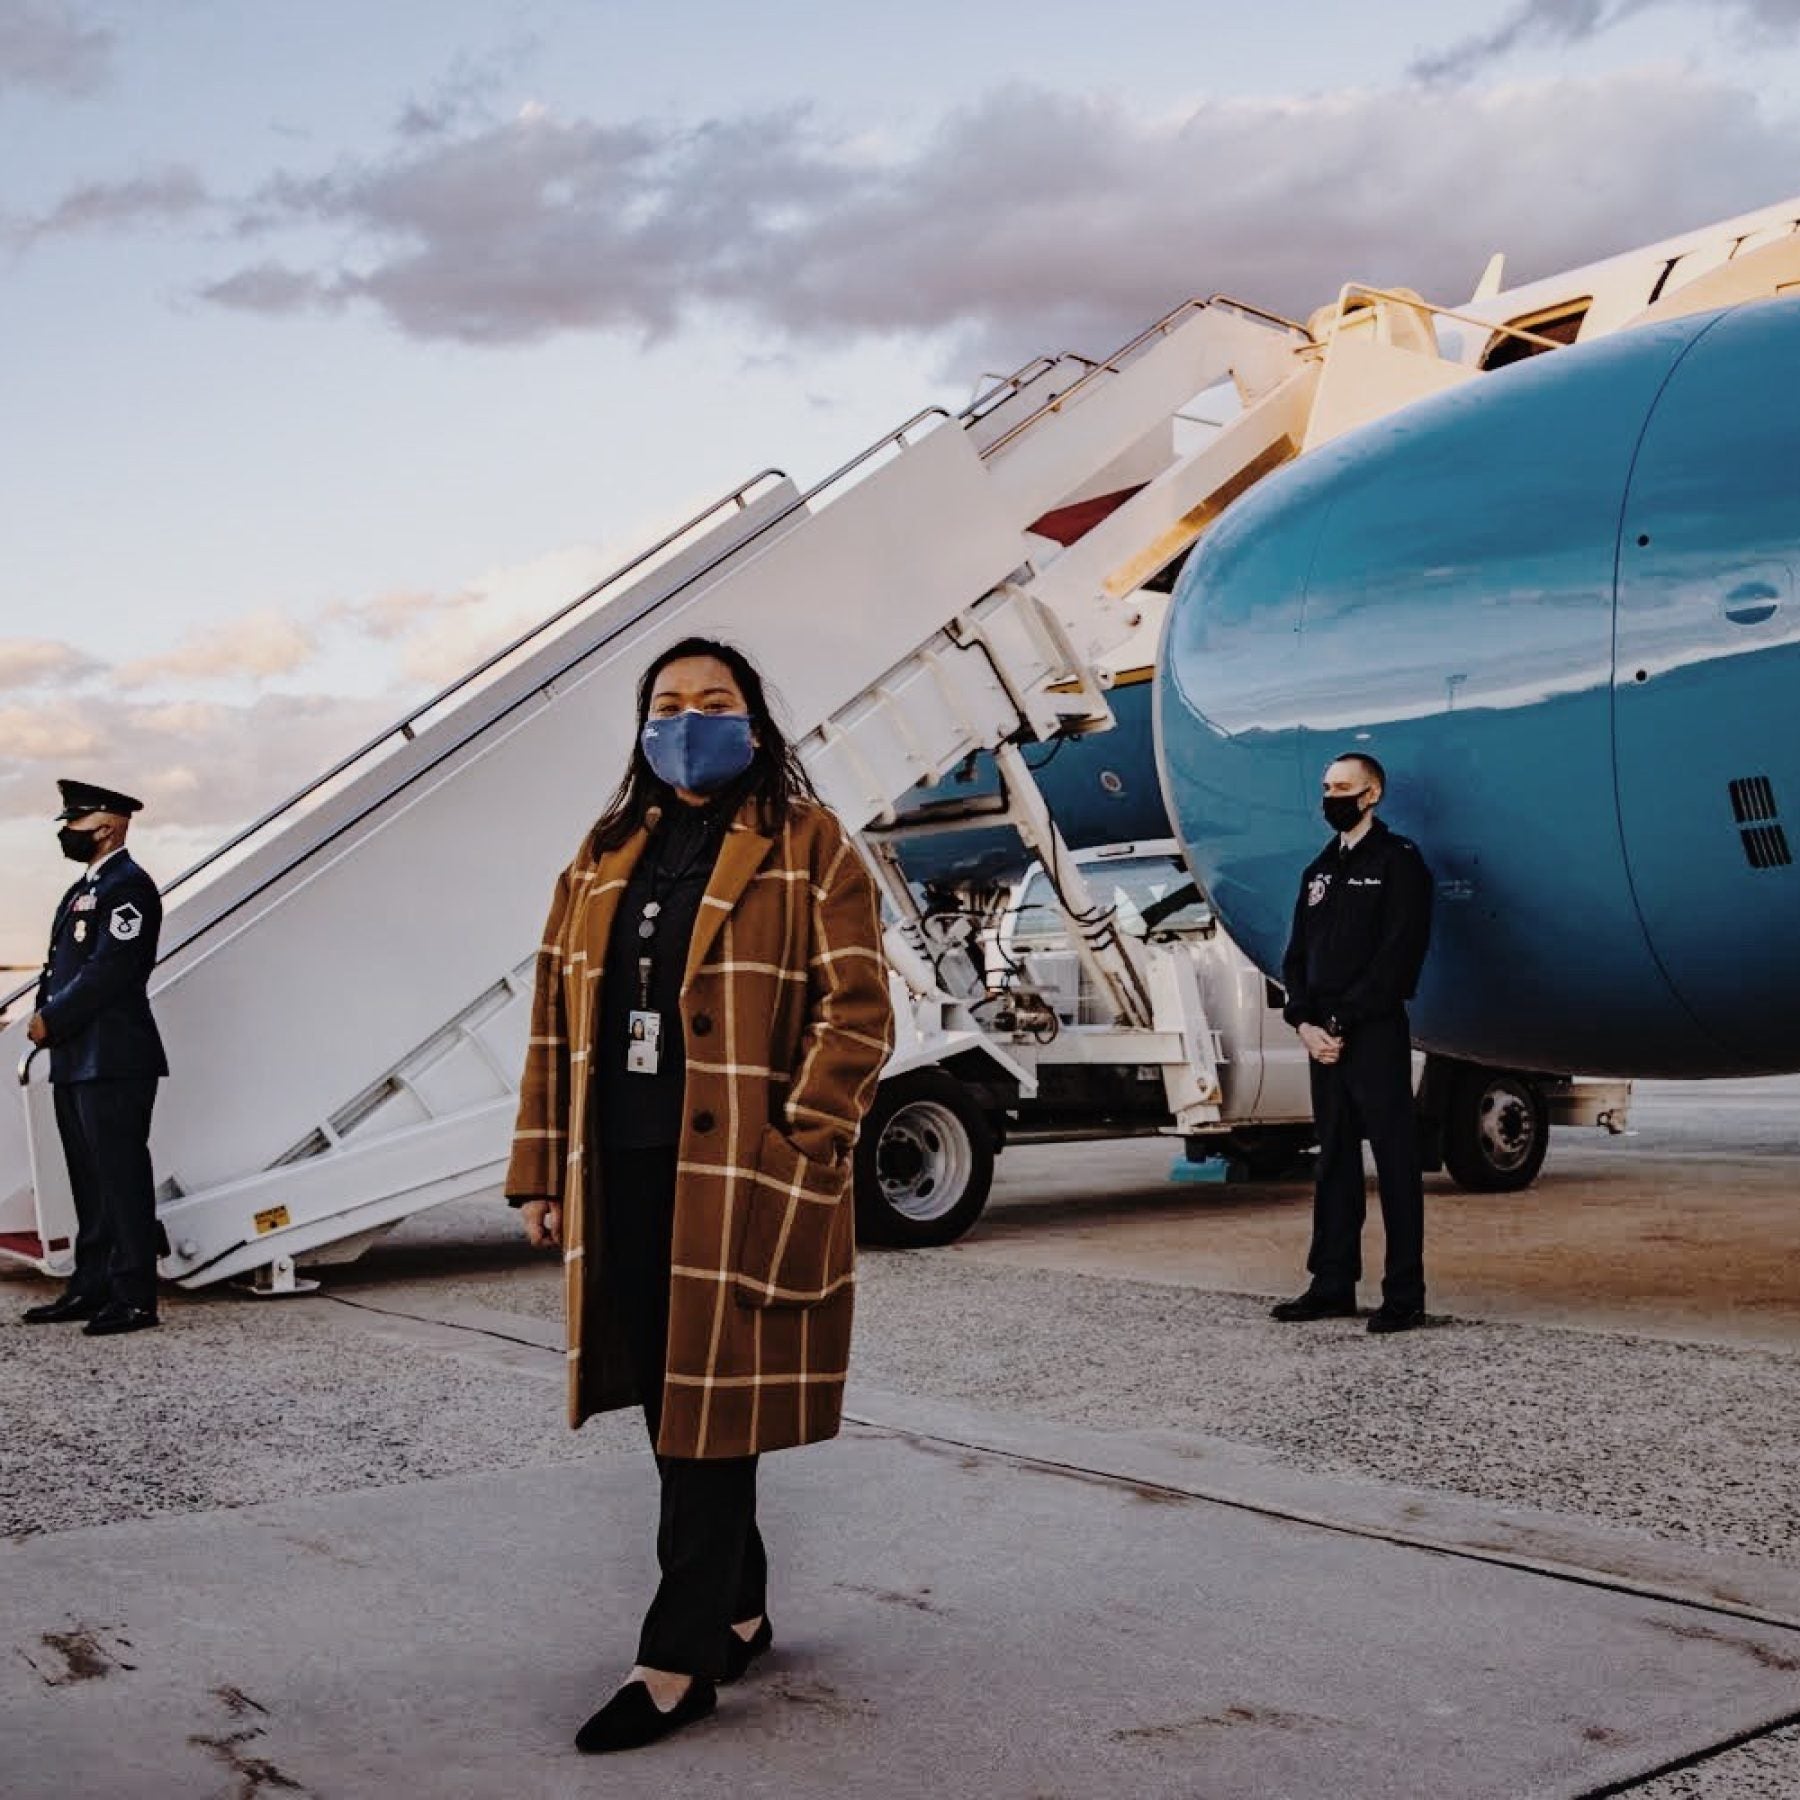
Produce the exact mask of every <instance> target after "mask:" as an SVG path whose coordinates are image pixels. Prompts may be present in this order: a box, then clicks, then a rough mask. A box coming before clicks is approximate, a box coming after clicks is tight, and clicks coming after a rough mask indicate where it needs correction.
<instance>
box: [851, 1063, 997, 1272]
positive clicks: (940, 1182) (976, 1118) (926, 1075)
mask: <svg viewBox="0 0 1800 1800" xmlns="http://www.w3.org/2000/svg"><path fill="white" fill-rule="evenodd" d="M993 1180H994V1139H993V1133H992V1132H991V1131H990V1130H989V1129H988V1122H987V1118H986V1116H985V1115H984V1114H983V1112H982V1110H981V1108H980V1106H978V1105H977V1104H976V1102H975V1100H974V1098H973V1097H972V1096H971V1095H970V1093H969V1091H968V1089H967V1088H965V1087H964V1086H963V1085H962V1083H961V1082H960V1081H957V1080H956V1079H954V1077H952V1076H949V1075H946V1074H945V1073H944V1072H943V1070H941V1069H915V1070H913V1072H912V1073H911V1074H910V1075H897V1076H895V1078H894V1079H893V1080H892V1081H884V1082H883V1083H882V1084H881V1087H880V1088H879V1089H878V1090H877V1092H876V1095H875V1104H874V1105H873V1106H872V1107H870V1108H869V1116H868V1117H867V1118H866V1119H865V1120H864V1121H863V1128H862V1136H861V1137H860V1138H859V1139H858V1140H857V1144H856V1226H857V1235H858V1236H859V1237H861V1238H862V1239H863V1240H864V1241H865V1242H868V1243H872V1244H894V1245H898V1246H901V1247H902V1248H907V1249H914V1248H922V1247H923V1246H926V1245H929V1244H949V1243H954V1242H955V1241H956V1239H957V1238H959V1237H961V1236H962V1234H963V1233H964V1232H965V1231H967V1230H968V1229H969V1227H970V1226H971V1225H973V1224H974V1223H975V1221H976V1220H977V1219H978V1218H980V1217H981V1209H982V1208H983V1207H984V1206H986V1205H987V1197H988V1189H989V1188H990V1187H991V1186H992V1185H993Z"/></svg>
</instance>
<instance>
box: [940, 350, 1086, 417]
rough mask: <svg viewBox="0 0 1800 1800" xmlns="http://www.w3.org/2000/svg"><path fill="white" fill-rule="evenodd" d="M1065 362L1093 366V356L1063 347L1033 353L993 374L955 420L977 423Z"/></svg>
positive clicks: (1084, 366)
mask: <svg viewBox="0 0 1800 1800" xmlns="http://www.w3.org/2000/svg"><path fill="white" fill-rule="evenodd" d="M1066 362H1072V363H1080V364H1081V365H1082V367H1083V368H1086V369H1091V368H1093V366H1094V359H1093V358H1092V357H1091V356H1083V355H1082V354H1081V352H1080V351H1079V350H1064V351H1061V352H1059V353H1058V354H1057V355H1055V356H1034V357H1033V358H1032V359H1031V361H1030V362H1027V363H1020V365H1019V366H1018V367H1017V368H1016V369H1014V370H1013V372H1012V373H1011V374H1010V375H996V376H994V377H993V378H992V381H993V385H992V386H991V387H986V388H983V389H982V390H981V392H980V393H978V394H977V395H976V396H975V398H974V399H973V400H971V401H970V402H969V404H968V405H967V406H965V407H964V408H963V409H962V411H961V412H959V413H958V414H957V415H956V417H957V419H958V421H959V422H960V423H961V424H964V425H979V424H980V423H981V421H982V420H983V419H985V418H986V417H987V416H988V414H989V413H991V412H992V411H993V410H994V409H995V408H996V407H999V406H1004V405H1005V404H1006V402H1007V401H1008V400H1010V399H1012V398H1013V396H1014V395H1015V394H1018V393H1020V392H1021V391H1022V390H1023V389H1025V388H1028V387H1029V386H1030V385H1031V384H1032V383H1033V382H1034V381H1038V380H1041V379H1042V378H1043V377H1044V376H1046V375H1048V374H1049V373H1050V371H1051V370H1052V369H1054V368H1055V367H1056V366H1057V365H1058V364H1059V363H1066Z"/></svg>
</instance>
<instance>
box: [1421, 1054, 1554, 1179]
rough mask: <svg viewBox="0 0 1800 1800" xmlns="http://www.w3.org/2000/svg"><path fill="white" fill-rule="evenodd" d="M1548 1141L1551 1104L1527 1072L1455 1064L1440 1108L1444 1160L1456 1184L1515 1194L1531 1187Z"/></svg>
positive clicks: (1542, 1162) (1541, 1164)
mask: <svg viewBox="0 0 1800 1800" xmlns="http://www.w3.org/2000/svg"><path fill="white" fill-rule="evenodd" d="M1549 1147H1550V1108H1549V1106H1548V1104H1547V1103H1546V1102H1545V1099H1544V1090H1543V1089H1542V1088H1541V1087H1539V1086H1538V1084H1537V1083H1536V1082H1535V1081H1533V1080H1532V1079H1531V1077H1530V1076H1529V1075H1518V1074H1514V1073H1513V1072H1511V1071H1510V1070H1506V1069H1477V1068H1467V1069H1459V1070H1458V1071H1457V1073H1456V1077H1455V1079H1454V1080H1453V1081H1452V1082H1451V1084H1450V1096H1449V1105H1448V1106H1447V1107H1446V1109H1445V1112H1444V1166H1445V1167H1446V1168H1447V1169H1448V1170H1449V1171H1450V1178H1451V1180H1453V1181H1454V1182H1455V1183H1456V1185H1457V1186H1458V1187H1460V1188H1467V1189H1468V1190H1469V1191H1470V1192H1472V1193H1478V1194H1513V1193H1517V1192H1518V1191H1519V1190H1520V1189H1521V1188H1527V1187H1530V1185H1531V1184H1532V1182H1534V1181H1535V1180H1536V1179H1537V1175H1538V1171H1539V1170H1540V1169H1541V1168H1542V1167H1543V1166H1544V1153H1545V1151H1547V1150H1548V1149H1549Z"/></svg>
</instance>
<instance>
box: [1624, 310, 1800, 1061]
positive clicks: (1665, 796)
mask: <svg viewBox="0 0 1800 1800" xmlns="http://www.w3.org/2000/svg"><path fill="white" fill-rule="evenodd" d="M1797 359H1800V299H1777V300H1772V301H1766V302H1761V303H1756V304H1751V305H1746V306H1742V307H1739V308H1736V309H1735V310H1733V311H1731V312H1728V313H1725V314H1722V315H1721V316H1720V317H1719V318H1718V319H1717V320H1716V321H1715V322H1714V323H1713V324H1712V325H1710V326H1709V327H1708V328H1707V329H1706V330H1705V332H1704V333H1703V334H1702V335H1701V336H1700V337H1699V338H1698V339H1697V340H1696V341H1695V343H1694V345H1693V347H1692V348H1691V349H1690V350H1689V352H1688V354H1687V355H1686V356H1685V357H1684V358H1683V360H1682V361H1681V362H1680V364H1678V365H1677V367H1676V368H1675V370H1674V372H1673V373H1672V374H1671V376H1670V378H1669V381H1668V383H1667V385H1666V386H1665V388H1664V390H1663V392H1662V394H1661V396H1660V398H1659V399H1658V401H1657V404H1656V407H1655V410H1654V411H1653V412H1652V414H1651V416H1650V419H1649V421H1648V423H1647V425H1646V427H1645V432H1644V436H1643V439H1642V442H1641V444H1640V446H1639V449H1638V454H1637V457H1636V461H1635V463H1634V466H1633V471H1632V477H1631V484H1630V488H1629V491H1628V494H1627V497H1626V504H1625V508H1624V512H1623V515H1622V524H1621V532H1620V540H1619V563H1618V567H1619V575H1618V588H1617V612H1616V631H1615V635H1614V668H1613V698H1614V706H1613V749H1614V768H1615V776H1616V781H1617V788H1618V800H1619V820H1620V825H1621V828H1622V830H1623V833H1624V840H1625V850H1626V859H1627V865H1628V867H1629V870H1630V875H1631V882H1632V887H1633V890H1634V893H1635V897H1636V901H1637V907H1638V912H1639V916H1640V917H1641V918H1642V920H1643V924H1644V929H1645V931H1646V933H1647V934H1648V936H1649V939H1650V944H1651V948H1652V950H1653V951H1654V953H1655V955H1656V957H1657V959H1658V961H1659V962H1660V963H1661V965H1662V967H1663V969H1664V970H1665V971H1666V973H1667V975H1668V979H1669V981H1670V984H1671V985H1672V986H1673V988H1674V989H1675V991H1676V993H1677V995H1678V996H1679V997H1680V999H1681V1000H1682V1002H1683V1004H1684V1005H1685V1006H1686V1008H1687V1009H1688V1011H1689V1012H1690V1013H1691V1014H1692V1015H1693V1017H1694V1021H1695V1029H1696V1031H1698V1032H1701V1033H1704V1034H1705V1035H1706V1036H1707V1037H1709V1038H1711V1039H1712V1040H1714V1041H1715V1042H1716V1043H1718V1044H1719V1045H1720V1046H1721V1047H1722V1048H1723V1049H1724V1050H1725V1051H1726V1052H1727V1053H1729V1054H1730V1055H1732V1056H1734V1057H1735V1058H1737V1059H1738V1060H1739V1061H1741V1063H1742V1066H1743V1068H1744V1069H1745V1071H1746V1072H1750V1071H1753V1070H1756V1069H1776V1068H1793V1067H1795V1066H1797V1064H1800V1014H1796V1012H1795V1010H1794V1009H1793V1007H1792V1006H1791V1005H1788V1004H1786V1003H1785V1001H1784V1000H1776V1001H1775V1002H1774V1003H1771V997H1772V996H1791V995H1792V994H1794V993H1795V992H1796V991H1797V990H1800V930H1796V928H1795V921H1796V919H1800V863H1797V862H1796V858H1797V857H1800V720H1797V719H1796V716H1795V709H1796V706H1797V705H1800V600H1797V596H1796V589H1795V579H1796V574H1797V572H1800V409H1797V408H1795V407H1794V405H1793V403H1792V387H1791V382H1790V381H1789V380H1788V379H1787V376H1788V374H1789V373H1790V372H1791V371H1792V370H1793V368H1794V367H1795V366H1796V362H1797Z"/></svg>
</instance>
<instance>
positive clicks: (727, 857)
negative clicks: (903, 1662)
mask: <svg viewBox="0 0 1800 1800" xmlns="http://www.w3.org/2000/svg"><path fill="white" fill-rule="evenodd" d="M760 823H761V821H760V819H759V817H758V815H757V812H756V809H755V806H754V803H752V804H750V805H747V806H746V807H745V808H744V809H743V810H741V811H740V812H739V813H738V815H737V817H736V818H735V819H734V820H733V822H732V824H731V827H730V829H729V830H728V831H727V832H726V834H725V838H724V841H723V843H722V844H721V846H720V849H719V858H718V862H717V864H716V865H715V867H714V869H713V873H712V878H711V880H710V881H709V882H708V884H707V888H706V894H705V897H704V898H703V899H702V901H701V903H700V911H699V915H698V917H697V918H696V920H695V922H694V935H693V939H692V942H691V943H690V945H689V949H688V958H687V969H686V974H685V977H684V979H683V984H682V990H681V1029H682V1031H683V1033H684V1039H683V1041H684V1043H685V1046H686V1050H687V1099H686V1119H685V1122H684V1124H683V1127H682V1135H681V1153H680V1163H679V1172H678V1174H677V1177H676V1190H675V1236H674V1248H673V1257H672V1261H673V1269H672V1272H671V1275H670V1286H669V1355H668V1371H667V1376H666V1379H665V1382H664V1386H663V1403H662V1430H661V1434H660V1436H659V1438H658V1441H657V1449H658V1451H659V1452H660V1453H661V1454H663V1455H665V1456H688V1457H723V1456H748V1455H752V1454H757V1453H761V1452H763V1451H768V1450H780V1449H783V1448H786V1447H787V1446H789V1445H793V1444H806V1443H813V1442H816V1441H818V1440H819V1439H821V1438H828V1437H832V1436H834V1435H835V1434H836V1432H837V1429H838V1422H839V1418H840V1415H841V1413H842V1410H843V1394H844V1377H845V1373H846V1371H847V1369H848V1366H849V1360H850V1316H851V1309H852V1306H853V1303H854V1286H855V1214H854V1208H853V1205H852V1202H851V1199H850V1196H849V1187H850V1174H851V1150H852V1148H853V1146H854V1145H855V1142H856V1135H857V1131H858V1129H859V1127H860V1126H861V1123H862V1117H863V1114H864V1113H865V1112H866V1111H867V1109H868V1106H869V1102H870V1101H871V1100H872V1099H873V1097H874V1093H875V1084H876V1081H877V1080H878V1079H879V1077H880V1073H881V1067H882V1064H883V1063H884V1062H885V1061H886V1060H887V1053H888V1049H889V1047H890V1045H891V1044H892V1041H893V1014H892V1010H891V1007H890V1004H889V1000H888V988H887V968H886V963H885V960H884V958H883V955H882V949H881V921H880V912H879V908H878V906H877V904H876V897H875V886H874V883H873V881H872V880H871V879H870V877H869V874H868V871H867V870H866V869H865V868H864V867H863V865H862V861H861V858H860V857H858V855H857V853H856V851H855V849H854V848H853V846H852V845H851V843H850V840H849V838H848V837H847V836H846V834H845V832H844V828H843V826H842V825H841V824H840V823H839V822H838V820H837V818H836V817H835V815H833V814H832V813H831V812H830V811H829V810H827V809H826V808H825V807H823V806H821V805H818V804H817V803H816V802H812V801H805V800H801V801H796V802H795V803H794V804H793V805H792V806H791V807H790V809H789V812H788V817H787V820H786V823H785V824H784V825H783V826H782V827H781V829H780V831H779V834H778V835H777V836H774V837H771V836H766V835H765V834H764V832H763V831H762V830H761V829H760V828H759V827H760ZM647 841H648V834H647V833H645V832H641V831H640V832H639V833H637V834H636V835H635V836H634V837H633V838H632V839H631V840H630V841H629V842H627V843H625V844H624V845H622V846H621V847H620V848H619V849H617V850H613V851H609V852H607V853H605V854H603V855H601V856H599V857H598V858H596V857H595V856H594V854H593V852H592V849H591V842H590V844H586V845H584V846H583V848H582V850H581V852H580V853H579V854H578V855H577V856H576V858H575V860H574V862H572V863H571V864H570V865H569V867H568V868H567V869H566V870H564V872H563V874H562V876H561V877H560V879H559V880H558V881H557V884H556V894H555V898H554V899H553V900H552V902H551V906H550V918H549V922H548V924H547V925H546V926H545V928H544V938H543V944H542V947H541V948H540V950H539V952H538V963H537V988H536V992H535V995H534V997H533V1003H532V1019H531V1043H530V1048H529V1049H528V1051H527V1052H526V1059H525V1074H524V1079H523V1082H522V1083H521V1087H520V1094H519V1116H518V1124H517V1127H516V1130H515V1132H514V1136H513V1151H512V1162H511V1166H510V1168H509V1169H508V1171H507V1178H506V1191H507V1193H508V1195H509V1196H511V1197H513V1198H515V1199H517V1198H521V1197H523V1198H529V1199H550V1200H559V1201H561V1202H562V1207H563V1214H562V1217H563V1247H564V1267H565V1274H566V1283H565V1295H566V1301H567V1308H568V1326H569V1423H570V1424H571V1425H577V1426H578V1425H580V1424H581V1423H582V1421H583V1420H585V1419H586V1418H588V1417H589V1416H590V1415H591V1414H593V1413H596V1412H604V1411H607V1410H609V1409H610V1408H613V1407H619V1406H629V1405H631V1404H632V1403H633V1402H634V1401H635V1400H636V1399H637V1398H638V1396H637V1395H636V1394H635V1392H634V1391H633V1388H632V1383H631V1378H630V1374H629V1371H628V1364H627V1361H626V1358H625V1356H624V1349H623V1344H622V1342H621V1340H620V1339H619V1337H618V1335H617V1331H616V1328H615V1323H614V1321H613V1320H611V1319H610V1318H609V1317H608V1316H607V1312H606V1307H605V1304H604V1296H603V1293H602V1284H601V1282H600V1281H599V1279H598V1275H599V1268H598V1259H599V1256H600V1249H601V1244H602V1242H603V1233H602V1231H601V1229H600V1224H601V1213H600V1209H601V1208H602V1207H603V1206H604V1205H605V1203H606V1199H605V1196H604V1195H603V1194H600V1193H597V1192H594V1191H592V1188H593V1187H595V1186H597V1185H598V1184H597V1182H596V1181H595V1180H594V1176H595V1169H596V1162H595V1158H594V1157H593V1156H592V1154H591V1151H592V1148H593V1146H591V1145H590V1144H589V1143H588V1142H587V1141H586V1140H587V1127H588V1078H589V1048H590V1046H591V1045H592V1043H593V1038H594V1024H595V1020H596V1019H597V1018H598V1017H599V993H600V982H601V980H602V977H603V973H604V969H605V964H606V945H607V938H608V935H609V933H610V932H611V930H612V923H613V918H614V915H615V913H616V912H617V910H618V907H619V902H620V896H621V895H622V893H623V891H624V888H625V884H626V882H627V880H628V879H629V878H630V875H631V871H632V869H633V868H634V867H635V866H636V864H637V860H638V858H639V857H640V856H641V855H642V854H643V850H644V846H645V844H646V842H647Z"/></svg>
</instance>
